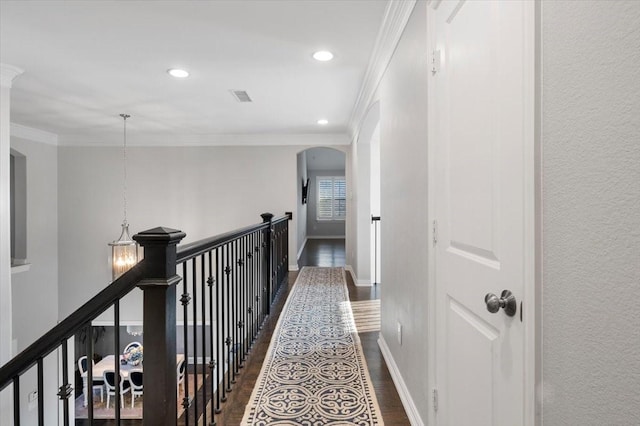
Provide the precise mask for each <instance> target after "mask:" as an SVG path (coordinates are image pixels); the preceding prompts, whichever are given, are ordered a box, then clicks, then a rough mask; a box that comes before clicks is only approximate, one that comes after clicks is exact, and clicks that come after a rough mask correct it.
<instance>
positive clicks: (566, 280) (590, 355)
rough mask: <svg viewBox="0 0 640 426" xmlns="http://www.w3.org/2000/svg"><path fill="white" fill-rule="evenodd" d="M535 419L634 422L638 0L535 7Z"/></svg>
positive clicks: (639, 355) (639, 205)
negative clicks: (539, 186) (538, 216)
mask: <svg viewBox="0 0 640 426" xmlns="http://www.w3.org/2000/svg"><path fill="white" fill-rule="evenodd" d="M542 43H543V44H542V52H543V57H542V59H543V61H542V63H543V69H542V71H543V73H542V123H543V124H542V152H543V170H542V172H543V230H542V231H543V286H542V291H543V306H542V309H543V319H542V320H543V330H542V333H543V383H544V384H543V389H544V394H543V401H544V404H543V422H544V424H545V425H581V426H588V425H593V426H596V425H598V426H599V425H638V424H640V309H639V308H638V305H639V303H640V2H638V1H624V2H623V1H600V2H594V1H591V2H575V1H555V2H543V3H542Z"/></svg>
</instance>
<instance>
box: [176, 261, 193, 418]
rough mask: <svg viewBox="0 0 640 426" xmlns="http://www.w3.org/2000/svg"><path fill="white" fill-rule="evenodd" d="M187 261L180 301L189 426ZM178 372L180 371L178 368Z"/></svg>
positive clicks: (183, 267) (186, 415)
mask: <svg viewBox="0 0 640 426" xmlns="http://www.w3.org/2000/svg"><path fill="white" fill-rule="evenodd" d="M187 271H188V268H187V262H183V263H182V297H181V298H180V302H181V303H182V315H183V318H182V340H183V344H184V363H185V364H184V378H183V383H184V384H183V386H182V388H183V389H184V396H183V398H182V408H184V412H185V414H184V422H185V423H184V424H185V425H186V426H189V405H190V403H189V329H188V326H189V308H188V305H189V301H190V300H191V296H190V295H189V293H188V289H189V279H188V274H187ZM176 374H178V371H177V370H176Z"/></svg>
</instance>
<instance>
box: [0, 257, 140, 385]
mask: <svg viewBox="0 0 640 426" xmlns="http://www.w3.org/2000/svg"><path fill="white" fill-rule="evenodd" d="M142 278H143V264H142V262H141V263H139V264H137V265H136V266H134V267H133V268H131V269H130V270H129V271H127V272H126V273H124V274H123V275H121V276H120V277H119V278H118V279H117V280H115V281H114V282H112V283H111V284H109V285H108V286H107V287H106V288H105V289H104V290H102V291H101V292H100V293H98V294H96V295H95V296H94V297H92V298H91V299H90V300H89V301H88V302H87V303H85V304H84V305H82V306H81V307H79V308H78V309H76V310H75V311H74V312H73V313H72V314H71V315H69V316H68V317H67V318H65V319H64V320H62V321H61V322H60V323H58V324H57V325H56V326H54V327H53V328H51V330H49V331H48V332H47V333H45V334H44V335H43V336H42V337H40V338H39V339H38V340H36V341H35V342H33V343H32V344H31V345H29V346H28V347H27V348H26V349H25V350H23V351H22V352H20V353H19V354H18V355H16V356H15V357H14V358H13V359H12V360H10V361H9V362H7V363H6V364H5V365H3V366H2V367H1V368H0V390H2V389H4V388H5V387H7V386H8V385H9V384H11V382H12V380H13V378H14V377H16V376H20V375H21V374H23V373H24V372H25V371H27V370H28V369H29V368H31V367H33V366H34V365H35V364H36V362H38V358H44V357H45V356H47V355H49V354H50V353H51V352H53V351H54V350H56V349H57V348H58V347H60V344H61V343H62V342H63V341H64V340H66V339H68V338H70V337H71V336H73V335H74V334H75V333H77V332H78V330H80V329H81V328H82V327H83V326H85V325H86V324H87V323H88V322H89V321H91V320H93V319H95V318H97V317H98V316H99V315H100V314H102V313H103V312H104V311H106V310H107V309H109V308H110V307H111V306H113V303H114V302H115V301H116V300H118V299H121V298H123V297H124V296H125V295H127V294H128V293H129V292H130V291H131V290H133V289H134V288H136V285H137V284H138V282H139V281H140V280H141V279H142Z"/></svg>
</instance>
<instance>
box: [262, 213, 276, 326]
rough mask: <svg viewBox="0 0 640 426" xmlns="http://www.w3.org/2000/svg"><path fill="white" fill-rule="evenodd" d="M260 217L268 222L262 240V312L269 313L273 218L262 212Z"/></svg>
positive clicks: (271, 284) (271, 282) (271, 215)
mask: <svg viewBox="0 0 640 426" xmlns="http://www.w3.org/2000/svg"><path fill="white" fill-rule="evenodd" d="M260 216H261V217H262V222H263V223H269V227H268V228H267V229H265V230H264V242H265V262H264V263H265V271H264V277H265V288H264V300H263V306H264V313H265V315H269V314H270V313H271V291H272V289H273V259H272V253H271V246H272V245H271V238H272V235H273V232H272V231H273V225H272V224H271V220H272V219H273V214H271V213H262V214H261V215H260Z"/></svg>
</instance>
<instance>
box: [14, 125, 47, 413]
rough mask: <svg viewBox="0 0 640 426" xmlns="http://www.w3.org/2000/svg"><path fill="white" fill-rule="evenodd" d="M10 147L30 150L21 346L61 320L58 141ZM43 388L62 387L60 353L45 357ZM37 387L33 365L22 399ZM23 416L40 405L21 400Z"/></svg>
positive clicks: (18, 312) (19, 288)
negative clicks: (59, 292)
mask: <svg viewBox="0 0 640 426" xmlns="http://www.w3.org/2000/svg"><path fill="white" fill-rule="evenodd" d="M11 147H12V148H13V149H15V150H17V151H19V152H20V153H21V154H23V155H24V156H26V165H27V217H26V219H27V220H26V224H27V260H28V261H29V263H30V267H29V270H27V271H24V272H20V273H16V274H13V275H12V277H11V286H12V305H13V337H14V339H15V340H16V342H17V351H18V352H21V351H22V350H24V349H25V348H26V347H27V346H29V345H30V344H31V343H33V342H34V341H35V340H36V339H37V338H38V337H40V336H41V335H42V334H44V333H46V332H47V331H48V330H49V329H50V328H51V327H53V326H54V325H55V324H56V323H57V320H58V229H57V228H58V227H57V222H58V162H57V147H56V146H54V145H50V144H45V143H39V142H34V141H31V140H26V139H23V138H18V137H13V136H12V137H11ZM44 367H45V368H44V378H45V381H44V383H45V393H47V394H49V395H54V396H55V394H56V392H57V389H58V383H57V379H58V376H57V355H56V353H55V352H54V353H53V354H52V355H50V356H48V357H46V358H45V363H44ZM36 389H37V376H36V371H35V368H32V369H31V371H30V372H29V373H27V374H26V375H25V376H24V377H23V378H22V379H21V381H20V392H21V396H20V398H21V400H22V401H28V397H27V396H28V394H29V393H30V392H33V391H35V390H36ZM57 405H58V400H57V398H55V397H54V398H45V412H46V413H49V414H52V415H51V416H49V417H48V418H47V424H56V422H57ZM21 420H22V421H23V422H24V423H25V424H36V423H37V421H38V418H37V410H29V407H28V406H27V405H26V404H23V405H22V406H21Z"/></svg>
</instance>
